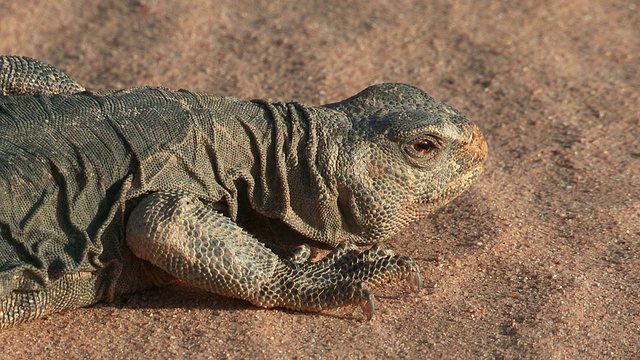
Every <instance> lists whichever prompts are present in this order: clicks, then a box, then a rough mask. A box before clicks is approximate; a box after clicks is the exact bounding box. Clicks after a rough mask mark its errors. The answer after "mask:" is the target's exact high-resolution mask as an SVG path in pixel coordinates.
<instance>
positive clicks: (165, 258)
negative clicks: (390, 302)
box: [127, 192, 419, 317]
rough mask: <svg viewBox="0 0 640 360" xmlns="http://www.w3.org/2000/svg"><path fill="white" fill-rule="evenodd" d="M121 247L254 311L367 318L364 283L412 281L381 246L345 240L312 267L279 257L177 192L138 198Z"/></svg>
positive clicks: (411, 270) (408, 263)
mask: <svg viewBox="0 0 640 360" xmlns="http://www.w3.org/2000/svg"><path fill="white" fill-rule="evenodd" d="M127 245H128V246H129V248H130V249H131V251H132V252H133V253H134V254H135V255H136V256H137V257H139V258H141V259H144V260H147V261H149V262H150V263H152V264H153V265H155V266H157V267H159V268H161V269H163V270H164V271H166V272H168V273H169V274H171V275H173V276H175V277H177V278H179V279H182V280H183V281H185V282H187V283H189V284H191V285H193V286H196V287H199V288H202V289H204V290H207V291H210V292H214V293H217V294H221V295H226V296H231V297H236V298H241V299H245V300H248V301H250V302H251V303H253V304H255V305H258V306H262V307H285V308H289V309H294V310H304V311H318V310H322V309H327V308H332V307H337V306H344V305H360V306H362V307H363V309H364V311H365V314H366V315H367V316H368V317H371V316H372V315H373V297H372V295H371V291H370V289H369V286H370V285H372V286H373V285H377V284H380V283H384V282H388V281H392V280H399V279H409V280H412V281H413V282H414V283H415V282H416V281H415V279H419V275H418V267H417V265H416V264H415V263H414V262H413V261H412V260H411V259H409V258H407V257H401V256H398V255H396V254H395V253H393V251H391V250H390V249H388V248H386V247H384V246H374V247H372V248H370V249H368V250H365V251H362V252H360V251H359V250H357V249H356V248H355V245H353V244H350V243H345V244H343V245H340V246H338V247H337V248H336V249H334V251H333V252H332V253H330V254H329V255H328V256H327V257H325V258H324V259H322V260H320V261H317V262H308V261H305V262H303V261H301V259H304V258H305V256H306V255H305V256H302V257H301V258H296V257H294V258H289V259H281V258H280V257H278V256H277V255H276V254H275V253H274V252H273V251H271V250H270V249H268V248H267V247H266V246H264V245H263V244H262V243H261V242H260V241H258V239H256V238H254V237H253V236H252V235H251V234H249V233H247V232H245V231H244V230H243V229H242V228H241V227H239V226H238V225H237V224H236V223H234V222H233V221H232V220H231V219H229V218H227V217H225V216H224V215H222V214H220V213H219V212H217V211H215V210H213V209H212V208H210V207H208V206H206V205H205V204H203V203H202V202H200V201H199V200H198V199H197V198H196V197H193V196H190V195H188V194H184V193H181V192H156V193H153V194H150V195H148V196H147V197H146V198H145V199H143V200H142V201H141V202H140V203H139V204H138V205H137V206H136V208H135V209H134V210H133V211H132V213H131V215H130V217H129V222H128V224H127ZM303 252H304V251H303ZM418 282H419V280H418Z"/></svg>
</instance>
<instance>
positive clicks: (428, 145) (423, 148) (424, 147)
mask: <svg viewBox="0 0 640 360" xmlns="http://www.w3.org/2000/svg"><path fill="white" fill-rule="evenodd" d="M435 147H436V146H435V144H434V143H433V141H431V140H429V139H420V140H418V141H416V142H414V143H413V149H414V150H415V151H417V152H419V153H421V154H426V153H428V152H430V151H431V150H433V149H435Z"/></svg>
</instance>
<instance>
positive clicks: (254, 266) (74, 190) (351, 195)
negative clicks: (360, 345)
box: [0, 57, 487, 327]
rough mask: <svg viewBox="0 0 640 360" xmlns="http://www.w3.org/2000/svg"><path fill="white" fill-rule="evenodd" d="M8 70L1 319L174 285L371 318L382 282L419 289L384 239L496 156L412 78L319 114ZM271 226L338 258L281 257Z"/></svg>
mask: <svg viewBox="0 0 640 360" xmlns="http://www.w3.org/2000/svg"><path fill="white" fill-rule="evenodd" d="M6 64H8V65H6ZM25 64H26V65H25ZM0 65H2V67H0V68H1V69H2V73H0V89H1V90H2V93H3V94H4V95H5V96H4V97H0V129H1V131H0V188H2V189H3V191H4V192H2V193H0V326H1V327H7V326H11V325H14V324H17V323H21V322H24V321H27V320H32V319H36V318H38V317H41V316H43V315H45V314H49V313H53V312H56V311H61V310H63V309H70V308H74V307H80V306H86V305H90V304H94V303H96V302H98V301H101V300H110V299H112V298H113V296H116V295H118V294H122V293H128V292H133V291H138V290H140V289H144V288H147V287H149V286H153V285H164V284H167V283H170V282H172V281H175V280H176V279H179V280H182V281H184V282H187V283H189V284H191V285H193V286H196V287H200V288H202V289H205V290H207V291H211V292H214V293H218V294H223V295H226V296H232V297H237V298H241V299H245V300H247V301H250V302H251V303H253V304H255V305H257V306H262V307H286V308H290V309H295V310H304V311H319V310H322V309H326V308H331V307H336V306H343V305H348V304H358V305H360V306H361V307H362V308H363V310H364V312H365V314H366V315H367V317H369V318H370V317H371V316H373V312H374V299H373V295H372V293H371V287H373V286H377V285H380V284H383V283H386V282H389V281H397V280H401V279H406V280H408V281H409V283H410V285H411V287H412V288H413V289H415V290H419V287H420V275H419V270H418V266H417V265H416V264H415V262H414V261H413V260H411V259H410V258H408V257H405V256H400V255H396V254H395V253H394V252H393V251H392V250H391V249H390V248H389V247H388V246H386V245H382V243H383V242H384V241H386V240H387V239H389V238H390V237H392V236H393V235H395V234H396V233H398V231H400V230H401V229H402V228H403V227H405V226H406V225H407V224H408V223H410V222H412V221H415V220H418V219H420V218H422V217H424V216H426V215H427V214H428V213H430V212H432V211H434V210H436V209H437V208H438V207H440V206H442V205H443V204H445V203H447V202H448V201H450V200H451V199H453V198H454V197H455V196H457V195H459V194H460V193H461V192H462V191H464V190H465V189H466V188H467V187H468V186H469V185H470V184H471V182H472V181H473V180H474V179H475V178H476V177H477V176H478V175H479V173H480V172H481V168H482V164H483V162H484V159H485V156H486V151H487V149H486V144H485V142H484V139H483V138H482V135H481V134H480V132H479V130H478V129H477V127H476V126H475V125H473V124H471V123H469V122H468V121H467V120H466V119H465V118H464V117H463V116H462V115H460V114H459V113H458V112H457V111H456V110H454V109H453V108H451V107H449V106H447V105H445V104H443V103H440V102H439V101H437V100H435V99H433V98H431V97H430V96H429V95H427V94H426V93H424V92H423V91H422V90H420V89H417V88H415V87H411V86H408V85H403V84H381V85H376V86H372V87H369V88H367V89H365V90H364V91H362V92H361V93H359V94H357V95H355V96H353V97H351V98H349V99H347V100H344V101H341V102H338V103H334V104H328V105H325V106H319V107H305V106H302V105H300V104H296V103H289V104H281V103H275V104H270V103H266V102H264V101H251V102H248V101H239V100H236V99H234V98H223V97H217V96H213V95H208V94H195V93H189V92H185V91H178V92H176V91H171V90H168V89H156V88H134V89H127V90H123V91H115V92H106V93H97V94H94V93H91V92H84V89H83V88H82V87H81V86H80V85H78V84H77V83H75V81H73V80H72V79H71V78H70V77H68V76H67V75H65V74H64V73H61V72H59V71H58V70H56V69H55V68H53V67H51V66H49V65H46V64H42V63H40V62H38V61H36V60H33V59H28V58H17V57H0ZM7 69H9V70H7ZM33 69H36V70H33ZM52 74H53V75H52ZM29 94H36V95H35V96H30V95H29ZM265 220H266V222H267V223H271V224H274V225H277V226H275V227H274V228H275V229H279V228H288V229H290V230H293V232H294V233H297V234H298V237H300V236H301V237H302V238H303V239H306V240H308V241H315V242H319V243H324V244H326V245H329V246H332V247H334V250H333V251H332V252H331V253H330V254H329V255H328V256H326V257H325V258H324V259H322V260H320V261H318V262H309V261H308V259H309V255H310V253H311V252H310V251H309V250H310V248H309V246H308V245H307V246H303V247H301V248H299V249H298V251H296V252H294V253H293V254H292V255H290V256H286V257H279V256H278V255H276V253H274V252H273V251H272V250H270V249H269V248H268V247H267V246H265V245H264V244H263V243H264V242H266V243H268V244H270V245H275V246H277V245H278V243H282V242H283V240H284V237H287V236H291V234H292V232H291V231H288V232H286V231H285V232H283V233H282V234H279V233H276V234H275V236H274V238H267V239H261V241H259V240H258V239H257V238H256V237H255V235H254V234H252V233H251V229H252V225H253V224H255V223H256V221H257V222H260V221H262V223H264V222H265ZM355 243H358V244H373V246H372V247H371V248H369V249H366V250H364V251H362V250H360V248H358V247H357V246H356V245H355Z"/></svg>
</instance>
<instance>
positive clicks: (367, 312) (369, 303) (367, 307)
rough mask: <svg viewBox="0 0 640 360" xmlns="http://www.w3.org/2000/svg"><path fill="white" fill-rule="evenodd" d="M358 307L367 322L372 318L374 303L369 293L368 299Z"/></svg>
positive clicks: (374, 309)
mask: <svg viewBox="0 0 640 360" xmlns="http://www.w3.org/2000/svg"><path fill="white" fill-rule="evenodd" d="M360 307H361V308H362V312H363V313H364V316H365V317H366V318H367V320H371V319H372V318H373V313H374V312H375V311H376V301H375V297H374V296H373V294H371V293H369V294H368V299H367V300H366V301H365V302H364V303H363V304H362V305H360Z"/></svg>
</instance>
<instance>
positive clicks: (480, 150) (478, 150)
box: [465, 124, 487, 163]
mask: <svg viewBox="0 0 640 360" xmlns="http://www.w3.org/2000/svg"><path fill="white" fill-rule="evenodd" d="M465 150H467V151H468V152H469V153H470V154H472V155H473V157H474V158H475V159H476V160H477V161H478V162H479V163H482V162H484V160H485V159H486V157H487V142H486V141H485V140H484V137H483V136H482V133H481V132H480V129H478V127H477V126H476V125H475V124H471V137H470V139H469V141H468V143H467V145H466V146H465Z"/></svg>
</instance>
